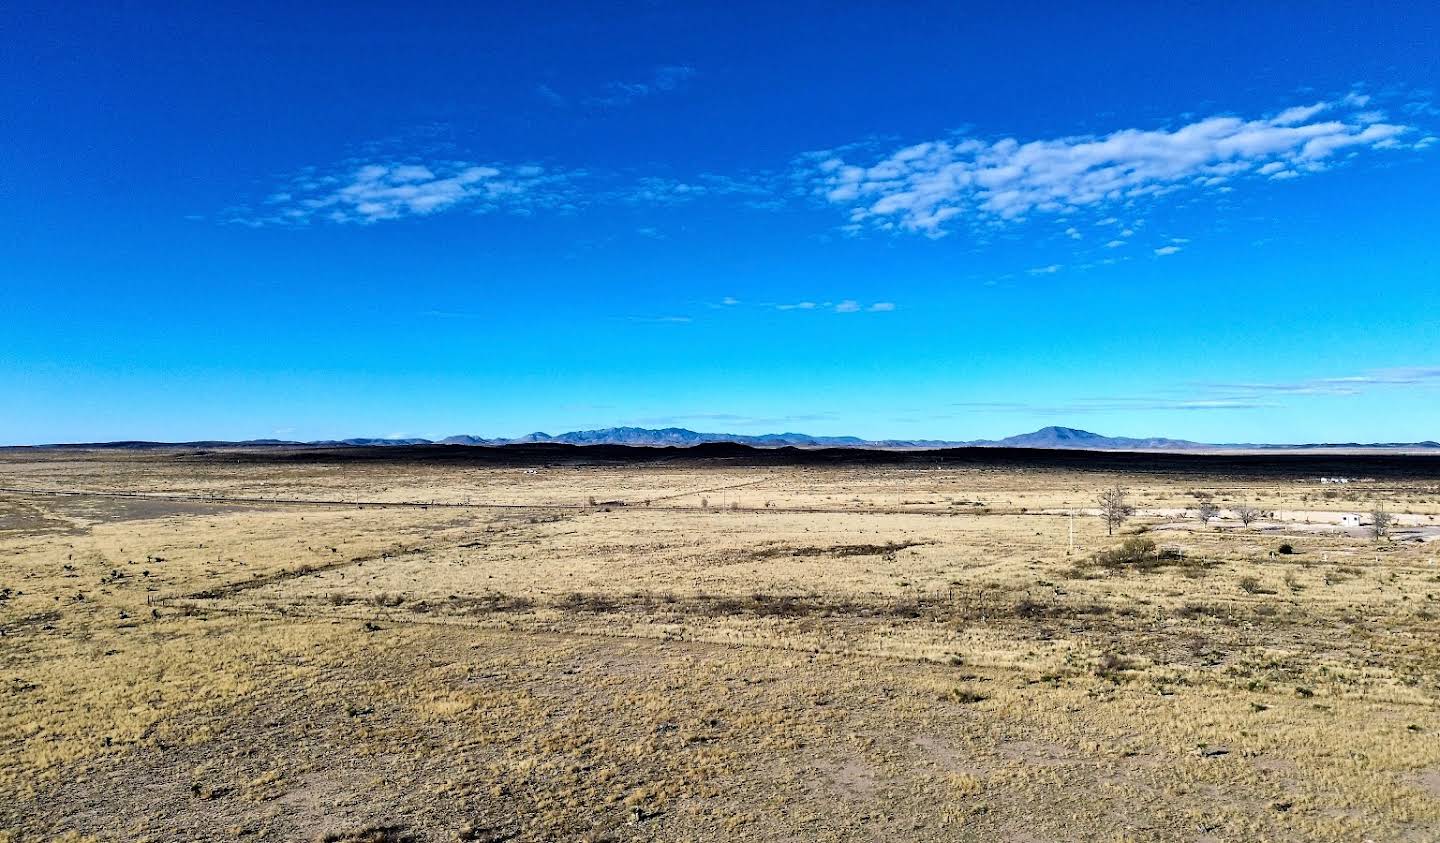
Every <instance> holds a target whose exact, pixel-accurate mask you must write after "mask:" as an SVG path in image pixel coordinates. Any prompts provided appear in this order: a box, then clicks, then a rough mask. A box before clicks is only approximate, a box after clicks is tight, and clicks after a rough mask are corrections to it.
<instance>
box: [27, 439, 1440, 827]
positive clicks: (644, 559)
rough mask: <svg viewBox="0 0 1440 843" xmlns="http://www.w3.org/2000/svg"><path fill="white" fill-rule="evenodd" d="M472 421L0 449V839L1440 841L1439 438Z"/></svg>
mask: <svg viewBox="0 0 1440 843" xmlns="http://www.w3.org/2000/svg"><path fill="white" fill-rule="evenodd" d="M497 453H501V452H499V451H496V450H494V449H468V450H467V449H463V448H449V449H440V450H427V449H404V448H402V449H392V450H383V449H352V450H351V451H342V450H335V451H319V450H308V451H307V450H285V449H255V450H249V451H244V450H235V451H230V450H200V449H193V448H192V449H150V450H126V449H105V450H79V449H46V450H28V449H10V450H4V451H0V487H4V489H5V490H4V491H0V632H3V636H0V681H3V683H4V692H3V695H0V840H3V841H39V840H70V841H81V840H155V841H161V840H237V841H245V840H281V841H285V840H314V841H321V840H323V841H407V840H415V841H454V840H471V841H502V840H516V841H542V840H595V841H600V840H666V841H670V840H675V841H681V840H695V841H699V840H776V841H779V840H787V841H788V840H816V841H840V840H847V841H848V840H896V841H929V840H974V841H992V840H1015V841H1062V840H1082V839H1083V840H1114V841H1153V840H1167V841H1168V840H1195V841H1232V840H1233V841H1250V840H1295V841H1301V840H1304V841H1329V840H1334V841H1362V840H1374V841H1425V840H1436V839H1440V708H1437V701H1440V619H1437V616H1440V565H1437V561H1436V558H1437V555H1440V541H1437V540H1436V539H1437V537H1440V459H1435V458H1424V457H1354V458H1348V459H1347V458H1340V457H1335V458H1333V459H1331V460H1330V461H1328V462H1327V461H1325V460H1305V459H1299V458H1292V457H1287V456H1256V457H1253V458H1245V459H1227V458H1222V457H1218V456H1195V457H1190V458H1186V459H1179V458H1176V459H1160V458H1156V459H1129V460H1115V459H1110V458H1100V457H1097V458H1095V459H1093V460H1092V459H1088V458H1085V457H1068V458H1065V459H1063V460H1062V459H1055V460H1049V459H1048V458H1044V457H1035V456H1033V455H1032V456H1031V457H1029V458H1020V457H1015V458H1010V457H1003V458H1002V457H998V456H997V457H996V458H995V459H993V460H990V459H989V458H986V457H983V456H980V457H976V456H972V457H969V458H967V459H962V460H952V459H945V458H941V457H935V458H930V457H925V456H922V455H908V456H905V457H904V458H899V457H897V458H895V459H893V460H892V459H875V460H870V461H866V460H860V459H856V460H849V459H847V458H843V457H835V456H833V455H832V456H830V457H827V458H825V459H820V458H818V457H817V458H814V459H810V458H803V459H785V458H780V457H775V456H770V455H764V454H761V455H759V456H754V457H753V458H747V457H745V456H744V455H743V454H741V455H739V456H736V453H731V452H727V453H728V454H729V455H728V456H726V455H718V456H717V455H714V454H710V455H706V454H704V453H701V452H698V451H697V452H695V453H693V454H687V453H686V452H684V451H676V452H671V453H670V454H669V455H667V456H664V457H663V458H662V457H656V456H654V455H653V454H652V455H650V456H647V457H646V458H645V459H636V460H627V459H623V458H615V455H614V451H613V450H612V451H605V452H593V453H594V454H599V456H591V455H589V454H592V452H588V451H586V450H585V449H566V450H563V451H554V452H545V453H530V452H525V451H524V450H523V449H521V450H519V451H514V450H508V451H505V452H504V453H505V454H508V455H503V456H496V454H497ZM352 454H353V455H354V456H351V455H352ZM361 454H363V458H361V457H360V456H359V455H361ZM437 455H439V456H437ZM471 455H474V456H471ZM442 457H443V458H442ZM602 457H603V458H602ZM1342 475H1343V477H1344V479H1346V480H1347V481H1349V482H1345V483H1334V482H1322V478H1326V479H1327V480H1328V479H1333V478H1334V477H1337V476H1342ZM1117 485H1119V486H1121V487H1123V488H1124V489H1125V491H1126V494H1127V498H1128V500H1129V502H1130V503H1131V504H1133V505H1134V507H1135V508H1136V511H1135V514H1134V515H1133V517H1131V518H1130V519H1129V520H1128V521H1126V522H1125V523H1124V524H1123V525H1121V526H1120V527H1119V528H1118V529H1117V530H1116V531H1115V535H1113V536H1111V535H1108V534H1107V529H1106V525H1105V523H1104V521H1103V520H1102V519H1101V518H1100V517H1098V515H1097V512H1096V507H1097V503H1096V501H1097V498H1098V496H1099V495H1100V493H1101V492H1102V491H1104V490H1106V489H1110V488H1113V487H1115V486H1117ZM1207 496H1213V497H1210V498H1207ZM1210 499H1213V501H1214V503H1215V505H1216V506H1217V507H1218V509H1219V512H1218V515H1217V517H1215V518H1212V519H1210V520H1209V521H1207V522H1204V523H1202V522H1201V520H1200V519H1199V518H1198V517H1196V516H1195V514H1194V513H1195V510H1196V509H1197V508H1198V507H1199V506H1200V504H1201V503H1202V502H1204V501H1206V500H1210ZM1246 505H1249V506H1253V507H1255V508H1256V509H1257V510H1258V511H1259V516H1258V518H1256V519H1255V520H1253V521H1252V522H1251V523H1250V524H1248V525H1246V524H1242V523H1241V521H1240V520H1239V519H1238V518H1237V517H1236V516H1237V508H1239V507H1242V506H1246ZM1376 506H1381V507H1383V508H1385V509H1386V510H1388V511H1389V512H1392V513H1394V515H1395V519H1396V521H1395V524H1394V525H1393V527H1392V528H1391V530H1390V533H1389V535H1387V536H1384V537H1381V538H1378V539H1377V538H1376V537H1375V536H1373V535H1372V534H1371V532H1372V531H1371V530H1370V529H1369V528H1368V527H1367V526H1366V522H1367V521H1368V518H1369V516H1368V513H1370V512H1371V511H1372V509H1374V508H1375V507H1376ZM1356 514H1358V515H1361V516H1362V518H1361V519H1360V523H1359V524H1356V523H1353V522H1354V520H1355V519H1353V518H1347V515H1356Z"/></svg>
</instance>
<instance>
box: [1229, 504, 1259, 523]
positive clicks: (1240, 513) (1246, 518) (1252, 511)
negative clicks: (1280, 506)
mask: <svg viewBox="0 0 1440 843" xmlns="http://www.w3.org/2000/svg"><path fill="white" fill-rule="evenodd" d="M1233 512H1234V513H1235V517H1236V518H1239V519H1240V523H1241V524H1244V525H1245V526H1246V527H1249V526H1250V522H1252V521H1254V520H1255V519H1256V518H1259V517H1260V507H1258V506H1255V505H1253V504H1248V503H1242V504H1239V505H1237V506H1236V507H1235V508H1234V510H1233Z"/></svg>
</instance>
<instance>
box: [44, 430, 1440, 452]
mask: <svg viewBox="0 0 1440 843" xmlns="http://www.w3.org/2000/svg"><path fill="white" fill-rule="evenodd" d="M538 442H553V443H558V444H563V445H630V446H643V447H660V448H664V447H676V448H687V447H691V446H695V445H704V444H707V443H712V442H733V443H737V444H740V445H749V446H752V447H756V448H785V447H792V448H876V449H885V450H900V449H904V450H920V449H929V448H1045V449H1065V450H1086V451H1239V450H1307V449H1345V450H1362V449H1380V450H1422V449H1431V448H1433V449H1437V450H1440V442H1435V441H1425V442H1384V443H1360V442H1327V443H1310V444H1303V445H1302V444H1296V445H1257V444H1238V443H1229V444H1210V443H1204V442H1191V441H1188V440H1185V439H1165V438H1161V437H1152V438H1146V439H1134V438H1130V437H1125V436H1103V435H1101V434H1099V433H1091V432H1090V431H1088V430H1077V429H1075V428H1073V427H1055V426H1051V427H1042V428H1040V429H1039V430H1037V431H1034V432H1033V433H1022V434H1019V435H1017V436H1007V437H1006V438H1004V439H974V440H970V441H964V442H956V441H947V440H940V439H861V438H859V437H857V436H810V435H808V434H804V433H767V434H762V435H759V436H746V435H742V434H736V433H697V432H695V431H693V430H686V429H685V428H683V427H665V428H660V429H658V430H654V429H650V428H644V427H607V428H603V429H600V430H575V431H571V432H569V433H561V434H559V435H556V436H551V435H550V434H548V433H531V434H528V435H525V436H518V437H515V438H513V439H506V438H495V439H487V438H485V437H483V436H470V435H461V436H449V437H446V438H444V439H441V440H438V441H436V440H431V439H327V440H322V441H317V442H292V441H287V440H282V439H251V440H246V441H243V442H220V441H205V442H176V443H161V442H106V443H92V447H93V446H95V445H103V446H105V447H118V448H126V447H129V448H143V447H158V446H162V445H165V444H173V445H185V446H190V447H227V446H229V447H236V446H246V447H263V446H272V445H288V446H292V447H294V446H304V445H309V446H330V447H338V446H356V447H366V446H394V445H474V446H491V447H494V446H501V445H520V444H532V443H538ZM47 447H81V446H78V445H69V446H60V445H54V446H47Z"/></svg>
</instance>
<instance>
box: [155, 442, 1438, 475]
mask: <svg viewBox="0 0 1440 843" xmlns="http://www.w3.org/2000/svg"><path fill="white" fill-rule="evenodd" d="M175 450H177V451H178V452H177V453H175V454H174V458H175V459H179V460H196V461H203V462H219V463H227V462H228V463H238V464H246V463H249V464H317V465H345V464H367V463H369V464H387V463H389V464H410V465H414V464H425V463H431V464H435V465H497V466H514V467H541V466H550V467H564V466H585V465H645V464H656V463H670V464H677V465H686V464H689V465H722V466H724V465H728V466H747V467H748V466H815V467H824V466H897V467H908V468H996V469H1017V468H1019V469H1024V468H1033V469H1047V468H1054V469H1060V468H1064V469H1075V470H1082V471H1095V472H1107V471H1108V472H1122V473H1128V472H1133V473H1181V474H1202V475H1219V474H1238V475H1259V476H1277V475H1278V476H1288V477H1305V476H1352V477H1369V476H1386V477H1409V478H1420V479H1440V458H1437V457H1440V454H1430V453H1410V454H1396V453H1380V454H1375V453H1366V454H1332V453H1296V452H1293V451H1279V452H1273V451H1267V452H1265V453H1233V452H1218V453H1216V452H1207V453H1191V452H1169V451H1160V452H1156V451H1111V450H1101V451H1087V450H1081V449H1069V448H1065V449H1060V448H1056V449H1048V448H990V447H966V448H938V449H934V450H903V451H897V450H881V449H867V448H796V447H793V446H791V447H784V448H757V447H753V446H750V445H742V444H736V443H730V442H715V443H706V444H702V445H692V446H686V447H673V446H667V447H654V446H640V445H566V444H556V443H529V444H518V445H499V446H486V445H386V446H371V447H365V446H345V447H306V448H282V447H274V448H266V449H263V450H261V449H252V450H229V449H226V450H204V449H201V450H194V449H175Z"/></svg>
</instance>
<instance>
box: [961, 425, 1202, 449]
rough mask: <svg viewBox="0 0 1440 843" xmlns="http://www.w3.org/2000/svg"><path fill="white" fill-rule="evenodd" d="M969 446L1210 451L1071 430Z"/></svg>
mask: <svg viewBox="0 0 1440 843" xmlns="http://www.w3.org/2000/svg"><path fill="white" fill-rule="evenodd" d="M968 444H971V445H992V446H997V447H1002V448H1083V449H1086V450H1091V451H1109V450H1117V449H1119V450H1126V451H1153V450H1164V451H1186V450H1190V449H1193V448H1213V447H1215V446H1214V445H1205V444H1202V443H1200V442H1190V441H1188V440H1185V439H1164V438H1161V437H1151V438H1148V439H1131V438H1129V437H1125V436H1102V435H1100V434H1099V433H1091V432H1090V431H1088V430H1077V429H1075V428H1073V427H1054V426H1051V427H1042V428H1040V429H1039V430H1037V431H1035V432H1034V433H1021V434H1019V435H1018V436H1007V437H1005V438H1004V439H1001V440H999V441H997V442H971V443H968Z"/></svg>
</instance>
